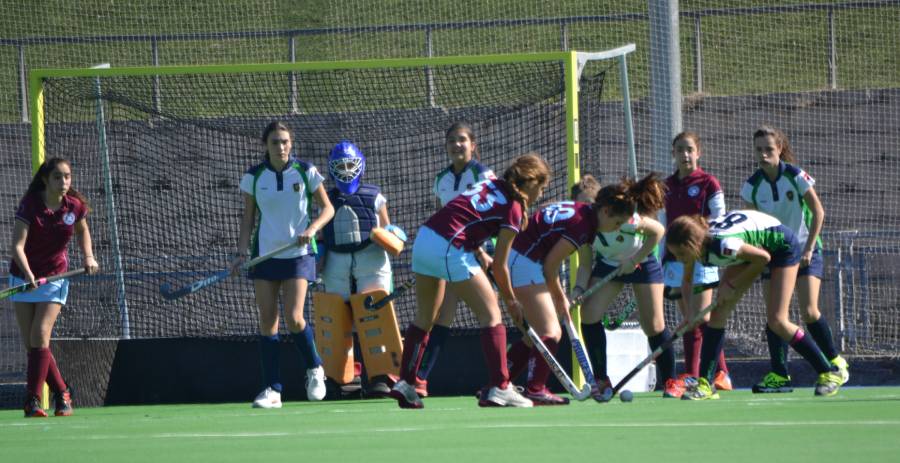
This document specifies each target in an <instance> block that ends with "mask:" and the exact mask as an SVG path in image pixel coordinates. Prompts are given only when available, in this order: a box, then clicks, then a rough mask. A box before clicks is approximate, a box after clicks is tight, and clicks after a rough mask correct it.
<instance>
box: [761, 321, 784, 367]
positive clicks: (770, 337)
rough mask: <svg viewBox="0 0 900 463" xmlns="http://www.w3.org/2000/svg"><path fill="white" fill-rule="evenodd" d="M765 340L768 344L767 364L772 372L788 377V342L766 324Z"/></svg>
mask: <svg viewBox="0 0 900 463" xmlns="http://www.w3.org/2000/svg"><path fill="white" fill-rule="evenodd" d="M766 342H767V343H768V344H769V365H770V366H771V369H772V371H773V372H774V373H776V374H778V375H780V376H784V377H785V378H787V377H788V365H787V362H788V343H786V342H784V339H781V337H780V336H778V335H777V334H775V332H774V331H772V329H771V328H769V325H768V324H767V325H766Z"/></svg>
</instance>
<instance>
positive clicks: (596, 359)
mask: <svg viewBox="0 0 900 463" xmlns="http://www.w3.org/2000/svg"><path fill="white" fill-rule="evenodd" d="M581 335H582V336H583V337H584V348H585V350H587V354H588V358H589V359H590V360H591V366H593V367H594V378H596V379H597V383H598V384H599V383H600V382H602V381H603V380H604V379H605V378H606V377H607V376H609V374H608V373H607V372H606V330H605V329H604V328H603V322H597V323H590V324H588V323H582V324H581Z"/></svg>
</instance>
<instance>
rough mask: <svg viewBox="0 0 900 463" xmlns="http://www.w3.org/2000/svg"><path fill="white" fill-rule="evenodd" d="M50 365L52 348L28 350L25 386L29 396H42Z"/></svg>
mask: <svg viewBox="0 0 900 463" xmlns="http://www.w3.org/2000/svg"><path fill="white" fill-rule="evenodd" d="M49 366H50V349H47V348H46V347H36V348H33V349H31V350H29V351H28V366H27V370H26V384H25V388H26V390H27V391H28V395H29V396H34V397H40V396H41V392H43V391H42V389H43V385H44V382H45V381H46V380H47V369H48V368H49Z"/></svg>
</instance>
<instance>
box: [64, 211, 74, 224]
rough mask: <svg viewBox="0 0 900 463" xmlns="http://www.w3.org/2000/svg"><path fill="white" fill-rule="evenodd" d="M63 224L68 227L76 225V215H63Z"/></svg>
mask: <svg viewBox="0 0 900 463" xmlns="http://www.w3.org/2000/svg"><path fill="white" fill-rule="evenodd" d="M63 223H64V224H66V225H72V224H73V223H75V214H73V213H71V212H67V213H66V214H65V215H63Z"/></svg>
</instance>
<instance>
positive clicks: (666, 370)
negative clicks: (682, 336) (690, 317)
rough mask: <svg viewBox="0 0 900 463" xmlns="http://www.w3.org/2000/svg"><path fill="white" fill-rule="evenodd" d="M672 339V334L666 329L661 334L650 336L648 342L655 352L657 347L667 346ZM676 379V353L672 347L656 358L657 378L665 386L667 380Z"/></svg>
mask: <svg viewBox="0 0 900 463" xmlns="http://www.w3.org/2000/svg"><path fill="white" fill-rule="evenodd" d="M669 339H672V332H671V331H669V329H668V328H664V329H663V330H662V332H661V333H659V334H656V335H653V336H650V337H649V338H647V342H648V343H649V344H650V350H651V351H654V350H656V348H657V347H659V346H661V345H663V344H665V343H666V342H667V341H668V340H669ZM674 377H675V352H674V350H673V349H672V346H669V348H668V349H666V350H664V351H662V353H661V354H659V357H657V358H656V378H657V383H658V384H665V382H666V380H667V379H671V378H674Z"/></svg>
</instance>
